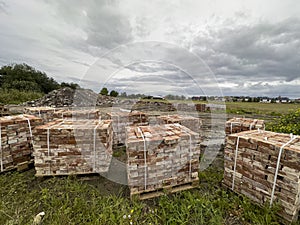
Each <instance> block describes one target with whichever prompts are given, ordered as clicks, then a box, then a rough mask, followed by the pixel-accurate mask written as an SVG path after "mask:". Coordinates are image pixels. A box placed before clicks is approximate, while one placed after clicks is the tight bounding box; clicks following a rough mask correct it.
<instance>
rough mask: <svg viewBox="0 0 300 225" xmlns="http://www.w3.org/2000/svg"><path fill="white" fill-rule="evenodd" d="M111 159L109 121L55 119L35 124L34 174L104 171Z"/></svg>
mask: <svg viewBox="0 0 300 225" xmlns="http://www.w3.org/2000/svg"><path fill="white" fill-rule="evenodd" d="M111 159H112V126H111V121H110V120H101V121H99V120H76V121H73V120H56V121H53V122H50V123H48V124H45V125H42V126H39V127H36V129H35V131H34V163H35V169H36V176H48V175H69V174H87V173H102V172H107V171H108V169H109V165H110V162H111Z"/></svg>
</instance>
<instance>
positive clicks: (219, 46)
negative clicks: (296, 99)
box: [193, 18, 300, 81]
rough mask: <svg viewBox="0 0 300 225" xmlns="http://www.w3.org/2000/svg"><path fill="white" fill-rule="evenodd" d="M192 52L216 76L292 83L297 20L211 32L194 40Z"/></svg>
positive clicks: (299, 44) (299, 40)
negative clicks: (198, 56)
mask: <svg viewBox="0 0 300 225" xmlns="http://www.w3.org/2000/svg"><path fill="white" fill-rule="evenodd" d="M208 37H212V38H208ZM211 39H212V40H215V41H211ZM203 45H205V46H206V48H201V46H203ZM193 50H194V51H195V52H196V53H197V54H199V55H200V56H201V57H202V58H203V59H204V61H206V62H207V64H208V65H209V66H210V67H211V68H212V70H213V71H214V72H215V74H216V75H217V76H218V75H219V76H231V75H236V77H235V78H238V77H241V78H242V79H251V78H252V79H256V78H257V77H258V78H261V77H263V78H265V79H266V78H268V79H270V78H272V79H279V80H285V81H291V80H294V79H297V78H299V75H300V73H299V63H300V54H299V52H300V20H299V19H295V18H293V19H287V20H284V21H281V22H280V23H275V24H272V23H267V22H264V21H260V23H256V24H252V25H235V24H232V26H230V27H228V26H226V27H223V28H222V27H221V28H220V29H219V30H214V29H213V28H211V29H210V30H209V35H207V36H200V37H197V38H196V40H195V42H194V43H193Z"/></svg>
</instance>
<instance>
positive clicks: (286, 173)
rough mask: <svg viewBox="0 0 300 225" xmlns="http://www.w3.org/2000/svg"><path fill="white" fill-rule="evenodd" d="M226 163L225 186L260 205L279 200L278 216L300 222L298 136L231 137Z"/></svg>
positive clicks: (248, 133) (254, 133) (248, 134)
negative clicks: (298, 219)
mask: <svg viewBox="0 0 300 225" xmlns="http://www.w3.org/2000/svg"><path fill="white" fill-rule="evenodd" d="M280 152H281V153H280ZM224 164H225V172H224V180H223V183H224V184H225V185H226V186H227V187H229V188H231V189H232V190H233V191H235V192H237V193H240V194H243V195H246V196H247V197H249V198H250V199H252V200H254V201H255V202H257V203H260V204H264V203H266V202H270V203H271V204H272V202H273V201H278V202H279V204H280V205H281V206H282V209H281V210H280V211H279V215H280V216H281V217H282V218H284V219H286V220H288V221H295V220H297V218H298V212H299V209H300V138H299V137H297V136H293V137H291V135H288V134H279V133H274V132H270V131H257V130H256V131H245V132H241V133H238V134H232V135H229V136H227V140H226V147H225V163H224ZM276 175H277V176H276ZM272 193H273V194H272Z"/></svg>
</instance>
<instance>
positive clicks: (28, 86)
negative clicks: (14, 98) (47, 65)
mask: <svg viewBox="0 0 300 225" xmlns="http://www.w3.org/2000/svg"><path fill="white" fill-rule="evenodd" d="M61 87H70V88H73V89H75V88H78V87H79V85H78V84H74V83H66V82H62V83H61V84H59V83H58V82H57V81H55V80H54V79H53V78H50V77H48V76H47V74H46V73H45V72H41V71H39V70H36V69H35V68H33V67H31V66H29V65H27V64H25V63H23V64H12V65H6V66H2V67H1V68H0V88H1V89H6V90H12V89H13V90H18V91H25V92H26V91H27V92H28V91H32V92H39V93H42V94H47V93H49V92H50V91H53V90H55V89H58V88H61Z"/></svg>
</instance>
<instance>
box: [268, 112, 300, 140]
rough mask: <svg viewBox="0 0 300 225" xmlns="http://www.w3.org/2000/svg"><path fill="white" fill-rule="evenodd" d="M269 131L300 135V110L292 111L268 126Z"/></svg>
mask: <svg viewBox="0 0 300 225" xmlns="http://www.w3.org/2000/svg"><path fill="white" fill-rule="evenodd" d="M266 128H267V130H270V131H274V132H279V133H293V134H297V135H299V134H300V109H297V110H295V111H291V112H289V113H288V114H286V115H283V116H281V117H280V118H279V119H276V120H274V121H273V122H271V123H268V124H267V127H266Z"/></svg>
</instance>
